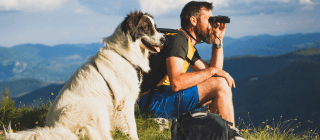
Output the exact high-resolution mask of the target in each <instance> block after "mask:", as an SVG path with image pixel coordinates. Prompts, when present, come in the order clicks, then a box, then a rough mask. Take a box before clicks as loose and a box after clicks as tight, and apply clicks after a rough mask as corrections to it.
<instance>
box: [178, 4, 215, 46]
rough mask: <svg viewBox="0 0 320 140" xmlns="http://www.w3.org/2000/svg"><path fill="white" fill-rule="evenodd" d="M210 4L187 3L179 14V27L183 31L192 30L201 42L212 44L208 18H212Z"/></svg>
mask: <svg viewBox="0 0 320 140" xmlns="http://www.w3.org/2000/svg"><path fill="white" fill-rule="evenodd" d="M212 9H213V6H212V3H208V2H197V1H191V2H189V3H187V4H186V5H185V6H184V7H183V9H182V12H181V14H180V19H181V27H182V28H184V29H190V28H194V32H195V34H196V36H197V37H200V39H201V40H203V41H205V42H207V43H208V44H211V43H212V39H211V35H210V29H211V25H210V24H209V21H208V20H209V17H211V16H212V13H211V10H212Z"/></svg>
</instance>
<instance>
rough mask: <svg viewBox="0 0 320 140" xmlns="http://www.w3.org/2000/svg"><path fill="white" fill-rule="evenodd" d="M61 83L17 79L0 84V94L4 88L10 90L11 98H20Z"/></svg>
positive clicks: (61, 82)
mask: <svg viewBox="0 0 320 140" xmlns="http://www.w3.org/2000/svg"><path fill="white" fill-rule="evenodd" d="M63 83H64V82H63V81H41V80H37V79H18V80H8V81H5V82H0V93H2V92H3V91H4V89H5V88H8V89H9V90H10V96H11V97H17V96H22V95H25V94H28V93H30V92H32V91H35V90H37V89H40V88H42V87H46V86H48V85H50V84H63Z"/></svg>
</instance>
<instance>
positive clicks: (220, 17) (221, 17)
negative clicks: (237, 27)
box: [209, 15, 230, 24]
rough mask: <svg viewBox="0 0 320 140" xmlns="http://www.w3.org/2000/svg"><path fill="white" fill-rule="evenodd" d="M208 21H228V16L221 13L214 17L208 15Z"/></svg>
mask: <svg viewBox="0 0 320 140" xmlns="http://www.w3.org/2000/svg"><path fill="white" fill-rule="evenodd" d="M209 22H210V23H211V24H212V23H215V22H220V23H230V18H229V17H228V16H221V15H218V16H215V17H210V18H209Z"/></svg>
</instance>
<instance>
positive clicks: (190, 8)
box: [180, 1, 213, 28]
mask: <svg viewBox="0 0 320 140" xmlns="http://www.w3.org/2000/svg"><path fill="white" fill-rule="evenodd" d="M201 8H206V9H208V10H212V9H213V6H212V3H211V2H210V3H209V2H197V1H190V2H189V3H187V4H186V5H185V6H184V7H183V9H182V11H181V14H180V22H181V27H182V28H187V27H189V26H190V25H191V23H190V18H191V17H192V16H194V17H196V18H197V19H198V18H199V13H200V10H201Z"/></svg>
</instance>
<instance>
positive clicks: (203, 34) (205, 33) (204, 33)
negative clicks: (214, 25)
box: [195, 24, 213, 44]
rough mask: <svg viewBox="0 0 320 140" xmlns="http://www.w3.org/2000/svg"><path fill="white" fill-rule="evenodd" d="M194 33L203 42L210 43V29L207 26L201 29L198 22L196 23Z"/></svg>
mask: <svg viewBox="0 0 320 140" xmlns="http://www.w3.org/2000/svg"><path fill="white" fill-rule="evenodd" d="M195 33H196V35H199V36H200V39H201V40H202V41H204V42H206V43H207V44H212V42H213V41H212V38H211V35H210V30H209V28H208V27H207V28H206V29H202V28H201V27H200V24H197V26H196V29H195Z"/></svg>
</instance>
